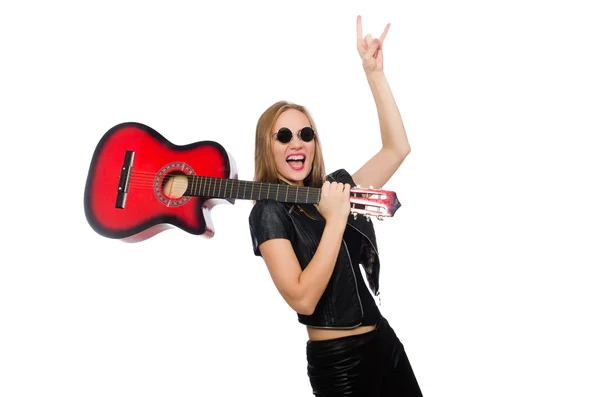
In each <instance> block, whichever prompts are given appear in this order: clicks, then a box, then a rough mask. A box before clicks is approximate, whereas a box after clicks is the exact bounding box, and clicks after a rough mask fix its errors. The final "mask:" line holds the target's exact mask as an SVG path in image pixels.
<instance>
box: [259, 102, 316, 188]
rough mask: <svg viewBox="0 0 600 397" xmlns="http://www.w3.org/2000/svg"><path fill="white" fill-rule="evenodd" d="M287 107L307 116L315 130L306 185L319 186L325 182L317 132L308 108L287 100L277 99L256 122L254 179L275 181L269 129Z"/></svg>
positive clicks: (275, 171) (268, 181)
mask: <svg viewBox="0 0 600 397" xmlns="http://www.w3.org/2000/svg"><path fill="white" fill-rule="evenodd" d="M288 109H295V110H298V111H300V112H302V113H304V115H305V116H306V117H307V118H308V121H309V122H310V127H312V129H313V130H314V131H315V139H314V140H315V155H314V159H313V163H312V168H311V171H310V174H309V178H307V179H308V181H305V184H306V186H313V187H321V186H323V183H324V182H325V177H326V175H325V162H324V161H323V152H322V150H321V142H320V141H319V134H318V133H317V128H316V126H315V123H314V120H313V119H312V117H311V115H310V113H309V112H308V110H307V109H306V108H305V107H304V106H301V105H298V104H295V103H291V102H288V101H279V102H276V103H274V104H273V105H271V106H270V107H269V108H268V109H267V110H265V111H264V113H263V114H262V115H261V116H260V118H259V119H258V123H257V124H256V137H255V141H254V181H255V182H267V183H277V181H278V179H279V174H278V173H277V168H276V167H275V160H274V159H273V155H272V152H271V145H272V139H271V131H272V129H273V125H274V124H275V120H277V118H278V117H279V115H280V114H281V113H283V112H284V111H286V110H288Z"/></svg>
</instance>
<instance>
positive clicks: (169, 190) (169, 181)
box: [162, 171, 188, 199]
mask: <svg viewBox="0 0 600 397" xmlns="http://www.w3.org/2000/svg"><path fill="white" fill-rule="evenodd" d="M187 187H188V179H187V176H186V175H185V174H184V173H183V172H181V171H174V172H171V173H169V174H167V175H165V178H164V179H163V184H162V191H163V194H164V195H165V196H166V197H168V198H170V199H178V198H181V197H182V196H183V193H185V190H186V189H187Z"/></svg>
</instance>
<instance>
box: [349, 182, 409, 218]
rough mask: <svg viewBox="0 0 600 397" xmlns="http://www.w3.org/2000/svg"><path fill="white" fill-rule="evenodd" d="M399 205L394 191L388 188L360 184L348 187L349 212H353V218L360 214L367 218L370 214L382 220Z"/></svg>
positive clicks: (389, 215)
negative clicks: (368, 186)
mask: <svg viewBox="0 0 600 397" xmlns="http://www.w3.org/2000/svg"><path fill="white" fill-rule="evenodd" d="M400 205H401V204H400V202H399V201H398V197H397V196H396V193H395V192H392V191H390V190H381V189H373V187H370V188H368V189H367V188H361V187H360V186H356V187H353V188H351V189H350V213H352V214H354V219H356V217H357V215H359V214H361V215H365V216H366V217H367V220H369V218H370V217H371V216H374V217H376V218H377V219H378V220H383V219H384V218H389V217H392V216H394V214H395V213H396V211H397V210H398V208H400Z"/></svg>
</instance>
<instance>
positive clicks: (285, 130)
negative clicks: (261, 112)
mask: <svg viewBox="0 0 600 397" xmlns="http://www.w3.org/2000/svg"><path fill="white" fill-rule="evenodd" d="M307 129H308V130H310V131H311V132H310V134H311V136H310V139H308V140H306V139H304V138H302V133H303V132H304V131H306V130H307ZM288 132H289V134H288ZM282 133H285V134H286V136H289V140H287V141H284V140H282V139H281V137H282ZM294 135H296V136H297V137H298V139H299V140H301V141H302V142H307V143H308V142H311V141H312V140H314V139H315V137H316V134H315V130H313V129H312V127H309V126H306V127H303V128H302V129H300V131H296V132H295V133H293V132H292V130H290V129H289V128H287V127H281V128H280V129H279V131H277V132H276V133H274V134H273V136H274V137H275V138H276V139H277V140H278V141H279V142H281V143H283V144H288V143H290V142H291V141H292V139H293V138H294Z"/></svg>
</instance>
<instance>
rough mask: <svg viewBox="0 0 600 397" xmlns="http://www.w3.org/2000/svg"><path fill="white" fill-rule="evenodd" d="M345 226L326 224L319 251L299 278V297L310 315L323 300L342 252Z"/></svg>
mask: <svg viewBox="0 0 600 397" xmlns="http://www.w3.org/2000/svg"><path fill="white" fill-rule="evenodd" d="M344 229H345V227H344V225H337V224H330V223H327V224H325V230H324V231H323V235H322V237H321V241H320V243H319V246H318V247H317V251H316V252H315V255H314V256H313V258H312V260H311V261H310V263H309V264H308V266H307V267H306V268H305V269H304V271H302V273H300V277H299V278H298V292H299V294H298V296H299V299H300V300H301V302H302V304H301V306H302V307H304V309H305V311H306V312H307V313H308V314H312V312H313V311H314V308H315V306H316V305H317V303H318V302H319V300H320V299H321V296H322V295H323V292H324V291H325V288H326V287H327V284H328V283H329V279H330V278H331V274H332V273H333V269H334V267H335V263H336V261H337V257H338V254H339V252H340V246H341V244H342V237H343V235H344Z"/></svg>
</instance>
